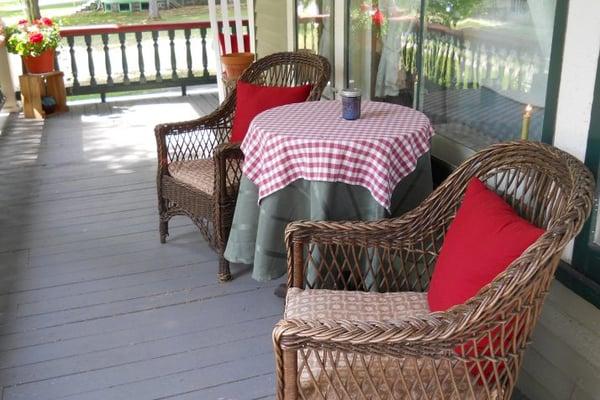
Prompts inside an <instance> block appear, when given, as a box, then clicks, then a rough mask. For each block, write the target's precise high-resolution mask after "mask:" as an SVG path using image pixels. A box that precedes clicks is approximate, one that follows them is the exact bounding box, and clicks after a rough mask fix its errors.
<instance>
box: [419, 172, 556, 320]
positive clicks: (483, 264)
mask: <svg viewBox="0 0 600 400" xmlns="http://www.w3.org/2000/svg"><path fill="white" fill-rule="evenodd" d="M543 233H544V230H543V229H540V228H537V227H535V226H534V225H532V224H530V223H529V222H528V221H526V220H525V219H523V218H521V217H520V216H519V215H518V214H517V213H516V212H515V210H513V209H512V207H511V206H510V205H509V204H508V203H506V202H505V201H504V199H502V197H500V196H498V195H497V194H496V193H494V192H493V191H491V190H490V189H488V188H487V187H486V186H485V185H484V184H483V183H482V182H481V181H480V180H479V179H477V178H472V179H471V180H470V181H469V184H468V186H467V191H466V193H465V196H464V199H463V202H462V205H461V206H460V208H459V209H458V212H457V213H456V217H455V218H454V221H453V222H452V224H450V227H449V228H448V232H447V233H446V237H445V238H444V243H443V245H442V248H441V249H440V254H439V256H438V259H437V262H436V265H435V269H434V271H433V275H432V277H431V283H430V285H429V292H428V293H427V299H428V301H429V308H430V310H431V311H445V310H447V309H449V308H450V307H452V306H454V305H456V304H462V303H464V302H466V301H467V300H468V299H470V298H471V297H473V296H475V295H476V294H477V292H479V290H480V289H481V288H482V287H484V286H485V285H487V284H488V283H490V282H491V281H493V280H494V278H496V276H498V275H499V274H500V273H501V272H502V271H504V270H505V269H506V268H507V267H508V266H509V264H510V263H511V262H513V261H514V260H515V259H517V258H518V257H519V256H520V255H521V254H522V253H523V252H524V251H525V250H526V249H527V248H528V247H529V246H530V245H531V244H533V242H535V241H536V240H537V239H538V238H539V237H540V236H541V235H542V234H543Z"/></svg>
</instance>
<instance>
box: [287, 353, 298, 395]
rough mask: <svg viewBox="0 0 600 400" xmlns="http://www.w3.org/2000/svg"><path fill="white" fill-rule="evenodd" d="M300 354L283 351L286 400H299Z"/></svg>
mask: <svg viewBox="0 0 600 400" xmlns="http://www.w3.org/2000/svg"><path fill="white" fill-rule="evenodd" d="M297 375H298V352H297V351H296V350H283V398H284V399H285V400H296V399H298V384H297Z"/></svg>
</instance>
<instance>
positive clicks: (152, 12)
mask: <svg viewBox="0 0 600 400" xmlns="http://www.w3.org/2000/svg"><path fill="white" fill-rule="evenodd" d="M148 16H149V18H150V19H160V14H159V13H158V1H157V0H150V2H149V3H148Z"/></svg>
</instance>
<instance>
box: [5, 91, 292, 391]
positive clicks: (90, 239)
mask: <svg viewBox="0 0 600 400" xmlns="http://www.w3.org/2000/svg"><path fill="white" fill-rule="evenodd" d="M216 103H217V99H216V96H215V95H214V94H210V95H203V96H194V97H186V98H182V97H173V98H167V97H163V98H159V99H146V100H139V101H135V102H125V103H112V104H94V105H86V106H75V107H72V109H71V112H69V113H67V114H64V115H61V116H57V117H53V118H50V119H48V120H47V121H46V122H45V124H43V123H41V122H37V121H30V120H24V119H21V118H19V117H16V116H12V117H11V118H10V119H9V123H8V124H9V125H8V129H5V130H4V131H3V133H2V136H0V207H1V208H0V228H1V229H0V312H1V315H0V392H1V394H0V398H1V399H3V400H16V399H28V400H29V399H44V400H50V399H81V400H87V399H103V400H106V399H128V400H136V399H180V400H184V399H259V398H260V399H262V398H271V397H272V395H273V392H274V377H273V369H274V367H273V356H272V350H271V338H270V334H271V330H272V326H273V324H274V323H275V322H276V321H277V320H278V319H279V317H280V314H281V311H282V301H281V300H280V299H278V298H276V297H275V296H274V295H273V287H274V286H275V285H276V284H278V283H279V282H272V283H269V284H261V283H257V282H254V281H253V280H252V279H251V278H250V275H249V271H248V269H247V267H243V266H233V272H234V274H235V279H234V280H233V281H232V282H229V283H227V284H218V283H217V281H216V271H217V261H216V257H215V255H214V253H213V252H212V251H211V250H210V249H209V248H208V247H207V245H206V244H205V243H204V241H203V240H202V239H201V237H200V235H199V234H198V233H197V231H196V230H195V229H194V227H193V226H192V225H191V224H190V223H189V222H188V221H187V220H186V219H185V218H180V219H174V220H173V223H172V228H171V237H170V239H169V240H168V242H167V244H164V245H161V244H160V243H159V239H158V233H157V226H158V224H157V214H156V192H155V170H156V165H155V164H156V161H155V141H154V135H153V130H152V128H153V126H154V125H155V124H156V123H159V122H167V121H178V120H185V119H191V118H194V117H196V116H197V115H201V114H205V113H207V112H209V111H210V110H212V109H214V108H215V106H216Z"/></svg>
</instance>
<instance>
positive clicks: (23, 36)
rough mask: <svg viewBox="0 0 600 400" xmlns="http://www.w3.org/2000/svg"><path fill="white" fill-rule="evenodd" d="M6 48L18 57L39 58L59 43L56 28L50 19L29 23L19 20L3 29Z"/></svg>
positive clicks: (58, 34) (59, 39) (57, 29)
mask: <svg viewBox="0 0 600 400" xmlns="http://www.w3.org/2000/svg"><path fill="white" fill-rule="evenodd" d="M5 36H6V48H7V50H8V51H9V52H10V53H14V54H18V55H20V56H34V57H36V56H39V55H40V54H41V53H43V52H44V51H46V50H48V49H55V48H57V47H58V45H59V44H60V41H61V37H60V32H59V28H58V26H57V25H56V24H55V23H54V22H53V21H52V20H51V19H50V18H42V19H40V20H37V19H36V20H34V21H33V22H29V21H27V20H21V21H19V23H17V24H16V25H11V26H8V27H6V28H5Z"/></svg>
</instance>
